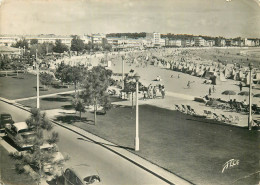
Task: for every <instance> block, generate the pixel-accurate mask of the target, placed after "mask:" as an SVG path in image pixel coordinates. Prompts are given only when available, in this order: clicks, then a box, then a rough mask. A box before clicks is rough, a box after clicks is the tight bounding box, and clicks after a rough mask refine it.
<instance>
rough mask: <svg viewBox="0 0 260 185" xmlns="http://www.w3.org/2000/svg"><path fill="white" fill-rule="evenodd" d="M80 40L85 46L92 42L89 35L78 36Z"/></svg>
mask: <svg viewBox="0 0 260 185" xmlns="http://www.w3.org/2000/svg"><path fill="white" fill-rule="evenodd" d="M80 39H81V40H83V42H84V43H85V44H87V43H89V42H92V38H91V36H90V35H85V34H84V35H81V36H80Z"/></svg>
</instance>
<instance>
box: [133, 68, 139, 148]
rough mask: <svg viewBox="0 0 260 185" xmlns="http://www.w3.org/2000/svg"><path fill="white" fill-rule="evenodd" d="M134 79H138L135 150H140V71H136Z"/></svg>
mask: <svg viewBox="0 0 260 185" xmlns="http://www.w3.org/2000/svg"><path fill="white" fill-rule="evenodd" d="M134 79H135V81H136V117H135V123H136V127H135V151H139V110H138V108H139V107H138V106H139V105H138V91H139V87H138V85H139V84H138V83H139V79H140V75H139V74H138V73H135V75H134Z"/></svg>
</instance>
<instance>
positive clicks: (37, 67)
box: [35, 49, 40, 109]
mask: <svg viewBox="0 0 260 185" xmlns="http://www.w3.org/2000/svg"><path fill="white" fill-rule="evenodd" d="M37 52H38V51H37V49H36V54H35V64H36V73H37V87H36V91H37V109H39V108H40V87H39V85H40V80H39V64H38V62H37Z"/></svg>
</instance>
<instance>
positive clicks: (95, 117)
mask: <svg viewBox="0 0 260 185" xmlns="http://www.w3.org/2000/svg"><path fill="white" fill-rule="evenodd" d="M96 121H97V100H96V98H95V100H94V125H96Z"/></svg>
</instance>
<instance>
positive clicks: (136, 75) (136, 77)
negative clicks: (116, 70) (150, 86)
mask: <svg viewBox="0 0 260 185" xmlns="http://www.w3.org/2000/svg"><path fill="white" fill-rule="evenodd" d="M134 79H135V80H136V81H137V82H138V81H139V79H140V75H139V74H138V73H135V75H134Z"/></svg>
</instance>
